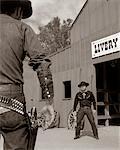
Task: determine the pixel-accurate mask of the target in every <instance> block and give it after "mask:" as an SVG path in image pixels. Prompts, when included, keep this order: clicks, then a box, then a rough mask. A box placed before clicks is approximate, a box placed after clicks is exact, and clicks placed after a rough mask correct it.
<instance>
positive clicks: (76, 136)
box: [74, 127, 80, 140]
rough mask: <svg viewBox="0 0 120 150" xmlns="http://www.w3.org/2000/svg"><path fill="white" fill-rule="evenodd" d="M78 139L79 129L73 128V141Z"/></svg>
mask: <svg viewBox="0 0 120 150" xmlns="http://www.w3.org/2000/svg"><path fill="white" fill-rule="evenodd" d="M78 138H80V129H79V128H77V127H76V128H75V137H74V140H76V139H78Z"/></svg>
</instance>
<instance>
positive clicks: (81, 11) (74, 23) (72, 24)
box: [70, 0, 88, 29]
mask: <svg viewBox="0 0 120 150" xmlns="http://www.w3.org/2000/svg"><path fill="white" fill-rule="evenodd" d="M87 2H88V0H86V1H85V3H84V5H83V7H82V8H81V9H80V11H79V13H78V15H77V17H76V18H75V20H74V21H73V23H72V25H71V28H70V29H72V27H73V26H74V24H75V22H76V21H77V19H78V17H79V16H80V14H81V12H82V11H83V9H84V7H85V6H86V4H87Z"/></svg>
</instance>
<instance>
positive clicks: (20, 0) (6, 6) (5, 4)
mask: <svg viewBox="0 0 120 150" xmlns="http://www.w3.org/2000/svg"><path fill="white" fill-rule="evenodd" d="M19 6H21V8H22V9H23V17H22V19H26V18H29V17H30V16H31V15H32V6H31V2H30V1H29V0H0V7H1V8H0V9H1V11H3V10H5V11H7V10H8V11H9V10H10V9H12V8H13V9H14V8H16V7H19Z"/></svg>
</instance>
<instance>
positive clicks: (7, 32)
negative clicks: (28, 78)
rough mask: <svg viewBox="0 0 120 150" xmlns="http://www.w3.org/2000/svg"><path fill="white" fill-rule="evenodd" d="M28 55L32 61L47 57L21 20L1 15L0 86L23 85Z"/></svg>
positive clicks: (32, 32) (33, 34) (35, 36)
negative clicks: (24, 62)
mask: <svg viewBox="0 0 120 150" xmlns="http://www.w3.org/2000/svg"><path fill="white" fill-rule="evenodd" d="M26 54H27V55H28V56H29V57H30V58H31V59H35V58H36V57H37V58H38V56H39V57H40V59H41V60H42V59H43V58H44V57H45V53H44V50H43V48H42V47H41V45H40V42H39V40H38V38H37V35H36V34H35V33H34V31H33V30H32V29H31V28H30V26H28V25H26V24H25V23H23V22H21V21H20V20H16V19H14V18H12V17H10V16H8V15H5V14H0V84H13V83H14V84H23V60H24V58H25V56H26ZM40 59H39V60H40Z"/></svg>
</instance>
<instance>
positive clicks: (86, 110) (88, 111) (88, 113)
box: [75, 106, 98, 137]
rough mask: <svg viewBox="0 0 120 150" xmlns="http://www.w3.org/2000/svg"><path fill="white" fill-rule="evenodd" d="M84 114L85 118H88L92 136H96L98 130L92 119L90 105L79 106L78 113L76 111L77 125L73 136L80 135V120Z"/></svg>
mask: <svg viewBox="0 0 120 150" xmlns="http://www.w3.org/2000/svg"><path fill="white" fill-rule="evenodd" d="M85 115H86V116H87V118H88V120H89V122H90V124H91V127H92V130H93V134H94V136H95V137H98V131H97V127H96V125H95V121H94V117H93V113H92V110H91V108H90V107H86V106H85V107H81V108H80V109H79V110H78V113H77V126H76V131H75V136H76V137H79V136H80V127H81V121H82V119H83V118H84V116H85Z"/></svg>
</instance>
